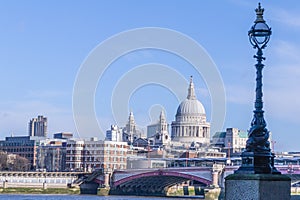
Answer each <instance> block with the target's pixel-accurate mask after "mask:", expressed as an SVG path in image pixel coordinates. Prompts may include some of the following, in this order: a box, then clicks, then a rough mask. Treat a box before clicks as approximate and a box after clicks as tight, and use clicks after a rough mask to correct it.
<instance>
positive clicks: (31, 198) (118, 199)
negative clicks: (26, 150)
mask: <svg viewBox="0 0 300 200" xmlns="http://www.w3.org/2000/svg"><path fill="white" fill-rule="evenodd" d="M0 199H6V200H7V199H13V200H141V199H148V200H151V199H155V200H166V199H181V200H182V199H183V198H171V197H165V198H162V197H132V196H96V195H43V194H0ZM184 199H189V198H184ZM191 199H192V198H191Z"/></svg>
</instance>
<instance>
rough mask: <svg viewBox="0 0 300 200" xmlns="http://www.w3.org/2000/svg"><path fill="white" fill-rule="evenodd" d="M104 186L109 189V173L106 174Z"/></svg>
mask: <svg viewBox="0 0 300 200" xmlns="http://www.w3.org/2000/svg"><path fill="white" fill-rule="evenodd" d="M104 185H105V187H109V173H105V174H104Z"/></svg>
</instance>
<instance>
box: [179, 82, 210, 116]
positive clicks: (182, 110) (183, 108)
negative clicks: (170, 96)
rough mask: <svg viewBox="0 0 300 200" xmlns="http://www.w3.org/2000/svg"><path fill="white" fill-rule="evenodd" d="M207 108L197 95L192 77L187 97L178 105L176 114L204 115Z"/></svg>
mask: <svg viewBox="0 0 300 200" xmlns="http://www.w3.org/2000/svg"><path fill="white" fill-rule="evenodd" d="M202 114H205V109H204V107H203V105H202V103H201V102H200V101H198V100H197V98H196V95H195V89H194V83H193V79H192V77H191V80H190V85H189V89H188V96H187V98H186V99H185V100H184V101H182V102H181V104H180V105H179V106H178V109H177V113H176V116H180V115H202Z"/></svg>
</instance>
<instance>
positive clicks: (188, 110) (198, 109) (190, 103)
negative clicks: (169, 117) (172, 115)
mask: <svg viewBox="0 0 300 200" xmlns="http://www.w3.org/2000/svg"><path fill="white" fill-rule="evenodd" d="M190 114H191V115H201V114H205V109H204V107H203V105H202V103H200V101H198V100H197V99H186V100H184V101H183V102H181V104H180V105H179V106H178V109H177V113H176V116H178V115H190Z"/></svg>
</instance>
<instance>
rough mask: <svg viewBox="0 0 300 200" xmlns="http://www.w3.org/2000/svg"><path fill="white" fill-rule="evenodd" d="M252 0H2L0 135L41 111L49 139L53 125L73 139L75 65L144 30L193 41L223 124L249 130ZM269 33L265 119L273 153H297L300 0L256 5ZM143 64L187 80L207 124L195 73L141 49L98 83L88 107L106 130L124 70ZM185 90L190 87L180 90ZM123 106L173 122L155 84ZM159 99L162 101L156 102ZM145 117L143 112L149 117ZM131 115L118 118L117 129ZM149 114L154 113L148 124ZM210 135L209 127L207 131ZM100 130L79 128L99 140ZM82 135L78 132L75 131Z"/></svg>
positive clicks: (173, 103) (141, 121)
mask: <svg viewBox="0 0 300 200" xmlns="http://www.w3.org/2000/svg"><path fill="white" fill-rule="evenodd" d="M257 3H258V2H257V1H253V0H248V1H246V0H245V1H243V0H224V1H217V0H211V1H133V0H132V1H2V2H1V6H0V29H1V37H0V44H1V45H0V55H1V56H0V58H1V59H0V89H1V98H0V138H4V137H5V136H7V135H10V134H12V133H13V134H14V135H26V134H27V125H28V121H29V119H30V118H32V117H36V116H37V115H39V114H42V115H45V116H47V117H48V121H49V124H48V125H49V128H48V129H49V131H48V132H49V133H48V134H49V136H52V134H53V133H55V132H57V131H71V132H73V133H74V134H75V136H78V135H77V131H76V128H75V124H74V121H73V113H72V92H73V85H74V82H75V80H76V76H77V74H78V71H79V69H80V66H81V64H82V63H83V62H84V60H85V59H86V58H87V57H88V55H89V54H90V52H91V51H92V50H93V49H94V48H95V47H96V46H97V45H99V44H100V43H101V42H103V41H105V40H106V39H107V38H109V37H111V36H113V35H115V34H118V33H120V32H123V31H126V30H130V29H135V28H143V27H161V28H168V29H172V30H175V31H178V32H180V33H183V34H185V35H187V36H189V37H191V38H192V39H194V40H195V41H197V42H198V43H199V44H200V45H202V47H203V48H204V49H205V50H206V51H207V53H208V54H209V55H210V57H211V58H212V60H213V61H214V62H215V64H216V66H217V68H218V70H219V72H220V74H221V76H222V79H223V82H224V87H225V90H226V110H227V112H226V118H225V124H224V128H223V129H224V130H225V128H226V127H238V128H240V129H242V130H247V129H249V126H250V122H251V119H252V110H253V102H254V87H255V85H254V81H255V68H254V64H255V60H254V59H253V57H252V56H253V55H254V53H255V50H254V49H253V48H252V47H251V46H250V44H249V41H248V36H247V31H248V30H249V29H250V27H251V26H252V24H253V21H254V20H255V12H254V9H255V8H256V7H257ZM261 3H262V6H263V7H264V8H265V19H266V21H267V23H268V24H269V25H270V26H271V27H272V31H273V34H272V36H271V40H270V42H269V45H268V47H267V49H266V50H265V51H264V53H265V56H266V57H267V59H266V61H265V62H264V64H265V65H266V67H265V69H264V72H263V75H264V102H265V107H264V109H265V111H266V112H265V119H266V121H267V124H268V126H267V127H268V129H269V130H270V131H271V132H272V133H273V139H274V140H275V141H276V144H275V150H276V151H296V150H300V147H299V145H298V144H299V139H300V136H299V133H298V132H299V130H300V121H299V113H300V100H299V97H300V95H299V94H300V93H299V85H300V57H299V55H300V37H299V34H300V14H299V13H300V12H299V9H300V3H299V2H298V1H296V0H294V1H292V0H289V1H285V2H283V1H279V0H274V1H261ZM145 63H161V64H164V65H168V66H169V67H171V68H172V69H174V70H176V71H177V72H178V73H179V74H181V75H182V76H183V77H185V78H186V80H188V79H189V76H190V75H193V76H194V82H195V85H196V87H197V88H196V95H197V97H198V99H199V100H200V101H201V102H202V103H203V105H204V107H205V109H206V113H207V117H208V120H209V119H210V117H211V98H210V93H209V91H208V90H207V86H206V84H205V82H204V80H203V77H201V75H199V74H197V72H196V71H195V70H194V69H193V68H192V66H190V64H189V63H187V62H186V61H184V60H182V59H180V58H179V57H177V56H175V55H172V54H170V53H168V52H163V51H159V50H140V51H136V52H132V53H130V54H128V55H126V56H123V57H121V58H120V59H118V60H116V61H115V62H114V63H112V64H111V66H110V67H109V68H108V69H107V71H106V72H105V74H103V76H102V77H101V79H100V80H99V84H98V87H97V90H96V93H95V108H96V109H95V112H96V115H97V119H98V121H99V123H101V124H102V126H103V127H106V128H109V126H110V124H111V123H114V118H113V115H112V112H111V97H112V90H113V89H114V87H115V86H116V84H117V83H118V80H119V79H120V78H121V77H122V76H124V74H125V75H126V74H127V73H128V72H129V71H130V70H132V69H134V68H135V67H137V66H139V65H142V64H145ZM178 87H180V88H182V93H183V95H185V94H186V92H187V91H186V89H187V84H186V85H180V86H178ZM132 92H133V93H132V95H131V99H130V101H129V102H128V110H130V109H131V110H132V111H133V112H134V114H135V119H136V122H137V124H138V125H139V126H140V127H141V128H143V127H144V126H146V125H147V124H149V123H151V117H152V118H153V116H154V117H155V116H156V115H157V117H158V113H157V112H158V108H160V106H161V107H163V108H164V109H165V110H166V115H167V118H168V121H169V122H171V121H172V120H174V116H175V113H176V109H177V106H178V104H179V102H178V100H177V99H176V98H175V96H174V94H172V92H170V91H169V90H168V89H166V88H163V87H161V86H159V85H156V84H152V85H147V86H144V87H140V88H139V89H138V90H136V91H132ZM157 105H160V106H157ZM149 113H150V114H149ZM127 117H128V116H122V118H124V120H123V121H122V122H120V123H121V124H120V125H121V126H123V125H124V124H122V123H125V122H126V119H127ZM153 120H155V119H152V121H153ZM211 134H213V133H211ZM98 135H99V133H97V132H96V131H95V132H91V133H86V136H98ZM80 136H85V134H84V135H82V134H81V135H80Z"/></svg>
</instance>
